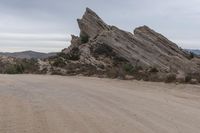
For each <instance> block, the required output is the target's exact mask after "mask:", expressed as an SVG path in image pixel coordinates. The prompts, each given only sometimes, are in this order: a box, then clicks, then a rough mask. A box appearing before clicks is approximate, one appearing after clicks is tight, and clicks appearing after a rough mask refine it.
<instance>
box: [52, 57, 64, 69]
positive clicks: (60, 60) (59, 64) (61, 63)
mask: <svg viewBox="0 0 200 133" xmlns="http://www.w3.org/2000/svg"><path fill="white" fill-rule="evenodd" d="M52 65H53V66H55V67H64V66H65V65H66V63H65V60H64V59H63V58H61V57H58V58H55V59H54V61H53V63H52Z"/></svg>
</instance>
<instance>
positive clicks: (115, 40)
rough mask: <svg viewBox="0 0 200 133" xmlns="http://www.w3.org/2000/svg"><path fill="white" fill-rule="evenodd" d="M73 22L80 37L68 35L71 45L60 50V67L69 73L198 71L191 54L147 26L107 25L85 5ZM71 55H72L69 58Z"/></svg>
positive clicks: (182, 72)
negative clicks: (81, 12) (61, 58)
mask: <svg viewBox="0 0 200 133" xmlns="http://www.w3.org/2000/svg"><path fill="white" fill-rule="evenodd" d="M77 21H78V25H79V28H80V36H79V37H77V36H74V35H72V40H71V45H70V46H69V47H68V48H66V49H64V50H63V53H64V54H65V56H64V57H63V58H65V59H67V61H65V64H66V65H65V66H64V67H65V68H66V70H67V71H68V72H69V73H73V74H83V73H84V75H85V74H86V75H87V74H88V75H105V74H106V75H109V74H111V75H112V74H113V73H116V74H117V76H118V77H119V76H120V75H122V74H121V73H124V71H126V74H129V75H131V74H133V73H136V72H135V71H136V70H137V74H140V75H145V72H151V71H153V73H158V72H159V73H162V74H163V73H175V74H179V75H180V74H182V75H186V74H187V73H198V72H200V69H199V65H198V64H199V59H198V58H197V57H191V54H190V53H188V52H186V51H184V50H182V49H181V48H180V47H178V46H177V45H176V44H175V43H173V42H171V41H170V40H168V39H167V38H166V37H164V36H163V35H161V34H159V33H157V32H155V31H154V30H152V29H150V28H149V27H147V26H142V27H138V28H136V29H135V30H134V32H133V33H130V32H127V31H124V30H121V29H119V28H117V27H115V26H110V25H107V24H106V23H105V22H104V21H103V20H102V19H101V18H100V17H99V16H98V15H97V14H96V13H95V12H94V11H92V10H91V9H89V8H87V9H86V12H85V14H84V15H83V17H82V19H78V20H77ZM74 55H75V57H76V58H72V57H73V56H74ZM192 58H195V59H192ZM193 60H195V61H193ZM72 64H73V66H74V67H71V65H72ZM77 64H78V65H77ZM69 66H70V67H69ZM91 68H92V69H91ZM154 71H155V72H154ZM126 74H125V75H126ZM115 76H116V75H115ZM125 77H126V76H125ZM139 77H140V76H139ZM159 77H160V75H159ZM161 77H162V76H161Z"/></svg>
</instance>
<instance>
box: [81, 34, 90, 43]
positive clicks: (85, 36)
mask: <svg viewBox="0 0 200 133" xmlns="http://www.w3.org/2000/svg"><path fill="white" fill-rule="evenodd" d="M80 38H81V43H82V44H84V43H87V42H88V41H89V36H88V35H86V34H83V35H80Z"/></svg>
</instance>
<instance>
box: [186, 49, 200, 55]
mask: <svg viewBox="0 0 200 133" xmlns="http://www.w3.org/2000/svg"><path fill="white" fill-rule="evenodd" d="M186 50H187V51H189V52H192V53H194V54H196V55H200V50H199V49H186Z"/></svg>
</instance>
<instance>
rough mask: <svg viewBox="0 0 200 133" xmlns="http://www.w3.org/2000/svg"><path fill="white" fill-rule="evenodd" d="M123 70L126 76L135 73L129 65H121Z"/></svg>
mask: <svg viewBox="0 0 200 133" xmlns="http://www.w3.org/2000/svg"><path fill="white" fill-rule="evenodd" d="M123 70H124V71H125V72H127V73H128V74H132V73H133V72H134V71H135V67H134V66H133V65H131V64H125V65H123Z"/></svg>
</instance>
